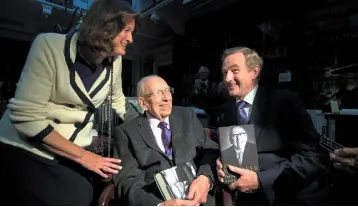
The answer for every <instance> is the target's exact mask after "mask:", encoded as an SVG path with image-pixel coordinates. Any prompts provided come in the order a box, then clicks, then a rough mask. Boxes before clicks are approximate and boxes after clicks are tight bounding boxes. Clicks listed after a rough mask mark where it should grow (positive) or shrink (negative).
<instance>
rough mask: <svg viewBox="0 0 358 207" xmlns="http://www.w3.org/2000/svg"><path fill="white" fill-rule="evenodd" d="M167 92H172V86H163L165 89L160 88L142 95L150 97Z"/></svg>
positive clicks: (160, 95) (159, 95) (161, 95)
mask: <svg viewBox="0 0 358 207" xmlns="http://www.w3.org/2000/svg"><path fill="white" fill-rule="evenodd" d="M169 93H170V94H173V93H174V88H172V87H169V88H165V89H162V90H155V91H153V92H152V93H149V94H147V95H144V96H143V97H145V98H149V97H152V96H156V97H163V96H164V95H167V94H169Z"/></svg>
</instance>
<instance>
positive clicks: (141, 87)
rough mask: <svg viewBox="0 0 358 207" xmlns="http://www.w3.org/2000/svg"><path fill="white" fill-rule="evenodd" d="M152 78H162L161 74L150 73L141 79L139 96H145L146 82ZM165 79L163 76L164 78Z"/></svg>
mask: <svg viewBox="0 0 358 207" xmlns="http://www.w3.org/2000/svg"><path fill="white" fill-rule="evenodd" d="M151 78H162V77H160V76H159V75H148V76H145V77H143V78H141V79H140V80H139V82H138V83H137V97H140V96H143V93H144V83H145V82H146V81H147V80H149V79H151ZM162 79H163V78H162Z"/></svg>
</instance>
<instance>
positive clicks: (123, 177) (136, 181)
mask: <svg viewBox="0 0 358 207" xmlns="http://www.w3.org/2000/svg"><path fill="white" fill-rule="evenodd" d="M114 146H115V148H114V151H115V152H114V156H115V158H119V159H121V160H122V162H121V166H122V167H123V168H122V170H120V172H119V173H118V174H117V175H116V176H115V177H114V182H115V185H116V189H117V193H118V197H119V198H121V199H124V201H125V202H126V203H128V205H131V206H141V205H148V206H156V205H158V204H159V203H161V202H163V201H164V200H163V199H162V198H160V197H157V196H156V194H154V193H153V192H151V190H152V189H155V188H157V187H156V183H155V181H154V179H153V180H152V181H151V182H146V181H145V180H144V177H145V172H144V171H142V170H141V169H140V168H139V164H138V162H137V160H136V158H135V157H134V156H133V147H132V146H131V143H130V141H129V139H128V136H127V135H126V134H125V133H124V132H123V130H122V129H120V128H119V127H118V128H117V129H116V134H115V145H114ZM153 187H155V188H153ZM144 201H145V202H144Z"/></svg>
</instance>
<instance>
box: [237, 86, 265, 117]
mask: <svg viewBox="0 0 358 207" xmlns="http://www.w3.org/2000/svg"><path fill="white" fill-rule="evenodd" d="M258 87H259V85H256V86H255V88H254V89H252V90H251V91H250V93H249V94H247V96H245V98H244V99H243V100H244V101H245V102H246V103H247V104H246V107H245V108H244V110H245V112H246V115H247V117H248V118H249V119H250V115H251V111H252V104H253V103H254V100H255V96H256V93H257V89H258ZM239 101H241V100H240V99H238V98H236V104H237V103H238V102H239Z"/></svg>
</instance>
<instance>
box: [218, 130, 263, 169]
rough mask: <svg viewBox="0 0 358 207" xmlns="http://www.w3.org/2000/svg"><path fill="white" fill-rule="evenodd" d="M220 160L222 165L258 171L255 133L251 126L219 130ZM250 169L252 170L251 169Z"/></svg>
mask: <svg viewBox="0 0 358 207" xmlns="http://www.w3.org/2000/svg"><path fill="white" fill-rule="evenodd" d="M219 137H220V149H221V159H222V160H223V162H224V164H228V165H233V166H238V167H243V168H249V169H250V170H257V169H258V156H257V149H256V139H255V131H254V126H253V125H241V126H231V127H225V128H221V129H219ZM251 168H252V169H251Z"/></svg>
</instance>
